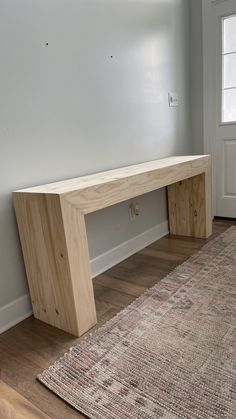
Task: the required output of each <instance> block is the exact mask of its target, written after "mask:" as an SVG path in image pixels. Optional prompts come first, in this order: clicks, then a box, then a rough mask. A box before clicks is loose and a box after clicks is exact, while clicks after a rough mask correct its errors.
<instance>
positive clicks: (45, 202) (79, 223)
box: [14, 192, 97, 336]
mask: <svg viewBox="0 0 236 419" xmlns="http://www.w3.org/2000/svg"><path fill="white" fill-rule="evenodd" d="M14 204H15V209H16V215H17V222H18V227H19V232H20V239H21V244H22V249H23V254H24V261H25V267H26V271H27V277H28V283H29V288H30V295H31V301H32V306H33V312H34V315H35V317H36V318H38V319H40V320H42V321H44V322H46V323H49V324H51V325H52V326H56V327H58V328H59V329H63V330H65V331H67V332H69V333H72V334H73V335H76V336H81V335H82V334H83V333H85V332H86V331H87V330H88V329H90V328H91V327H92V326H94V325H95V324H96V322H97V319H96V310H95V302H94V295H93V285H92V280H91V275H90V263H89V253H88V244H87V235H86V228H85V222H84V215H83V214H81V213H80V212H79V211H78V210H77V209H76V208H75V207H72V206H71V205H70V204H69V203H67V202H66V201H65V200H63V198H61V197H60V196H59V195H56V194H50V195H44V194H32V193H30V194H27V193H17V192H15V193H14Z"/></svg>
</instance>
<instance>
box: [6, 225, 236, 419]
mask: <svg viewBox="0 0 236 419" xmlns="http://www.w3.org/2000/svg"><path fill="white" fill-rule="evenodd" d="M231 224H236V222H233V221H231V220H229V221H228V220H216V221H215V222H214V229H213V235H212V236H211V238H213V237H215V236H217V235H218V234H220V233H222V232H223V231H225V230H226V229H227V228H228V227H229V226H230V225H231ZM211 238H210V239H211ZM210 239H208V240H210ZM206 241H207V240H203V239H191V238H183V237H173V236H172V237H171V236H170V235H168V236H165V237H163V238H162V239H160V240H158V241H157V242H155V243H153V244H152V245H151V246H149V247H147V248H145V249H144V250H142V251H140V252H139V253H137V254H135V255H133V256H131V257H129V258H128V259H126V260H125V261H123V262H122V263H120V264H119V265H117V266H115V267H113V268H112V269H110V270H108V271H107V272H106V273H104V274H102V275H99V276H98V277H97V278H95V279H94V289H95V298H96V307H97V313H98V325H97V326H96V327H99V326H101V324H103V323H104V322H106V321H107V320H109V319H110V318H111V317H113V316H114V315H115V314H116V313H117V312H119V311H120V310H122V308H124V307H125V306H127V305H128V304H130V303H131V302H132V301H133V300H134V299H135V298H137V297H138V296H139V295H140V294H142V293H143V292H144V291H145V290H146V289H147V288H149V287H151V286H153V285H154V284H156V283H157V282H158V281H160V280H161V279H162V278H163V277H164V276H165V275H167V274H168V273H169V272H170V271H171V270H172V269H174V268H175V267H176V266H177V265H179V264H180V263H182V262H184V261H185V260H186V259H187V258H188V257H189V256H191V255H192V254H193V253H194V252H196V251H197V250H198V249H200V248H201V247H202V246H203V245H204V244H205V243H206ZM80 339H81V338H80ZM80 339H76V338H74V337H73V336H71V335H69V334H67V333H65V332H62V331H60V330H58V329H55V328H53V327H51V326H48V325H46V324H44V323H42V322H40V321H38V320H35V319H34V318H33V317H30V318H28V319H26V320H25V321H23V322H21V323H20V324H18V325H17V326H15V327H13V328H12V329H10V330H8V331H7V332H5V333H3V334H2V335H0V419H10V418H11V419H15V418H17V419H18V418H19V419H23V418H24V419H28V418H42V419H44V418H56V419H71V418H84V416H83V415H81V414H79V413H77V412H76V411H75V410H74V409H73V408H71V407H70V406H69V405H67V404H66V403H65V402H63V401H62V400H61V399H59V398H58V397H56V396H55V395H53V394H52V393H51V392H50V391H49V390H47V389H46V388H44V387H43V386H42V385H41V384H40V383H39V382H38V381H37V380H36V378H35V377H36V376H37V374H38V373H39V372H41V371H42V370H43V369H44V368H46V367H48V366H49V364H51V363H52V362H53V361H54V360H55V359H56V358H58V357H59V356H61V355H63V353H64V352H66V351H67V350H68V349H69V348H70V346H72V345H74V344H75V343H76V342H77V341H79V340H80Z"/></svg>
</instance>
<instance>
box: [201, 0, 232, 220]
mask: <svg viewBox="0 0 236 419" xmlns="http://www.w3.org/2000/svg"><path fill="white" fill-rule="evenodd" d="M203 1H207V0H203ZM210 3H211V4H210V6H209V10H208V13H209V17H208V23H209V25H210V30H211V34H210V39H209V40H208V43H209V42H210V43H209V44H208V56H205V60H208V62H210V65H208V69H209V71H208V75H207V79H208V83H209V84H210V86H209V87H206V82H207V80H206V79H205V87H206V88H208V89H210V90H211V95H210V101H209V102H208V105H207V106H208V109H206V108H205V112H206V113H207V116H206V117H207V118H208V123H209V125H211V126H210V133H211V152H212V155H213V165H214V172H213V182H214V185H213V186H214V198H215V199H214V201H215V210H214V212H215V213H214V215H215V216H220V217H230V218H236V0H222V1H221V0H216V1H212V0H210ZM208 30H209V29H208ZM210 90H209V91H210ZM209 107H211V109H209Z"/></svg>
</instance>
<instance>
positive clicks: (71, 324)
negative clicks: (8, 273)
mask: <svg viewBox="0 0 236 419" xmlns="http://www.w3.org/2000/svg"><path fill="white" fill-rule="evenodd" d="M164 186H167V187H168V206H169V223H170V232H171V233H172V234H178V235H183V236H193V237H201V238H202V237H203V238H206V237H208V236H209V235H210V234H211V232H212V213H211V158H210V156H184V157H170V158H166V159H161V160H155V161H151V162H148V163H142V164H137V165H134V166H129V167H123V168H120V169H115V170H110V171H107V172H101V173H97V174H93V175H89V176H83V177H79V178H76V179H71V180H65V181H62V182H57V183H51V184H48V185H43V186H37V187H33V188H28V189H23V190H19V191H15V192H13V199H14V205H15V211H16V217H17V222H18V227H19V233H20V239H21V245H22V249H23V255H24V261H25V267H26V272H27V277H28V283H29V289H30V295H31V300H32V305H33V311H34V315H35V317H36V318H38V319H40V320H42V321H44V322H46V323H49V324H51V325H53V326H56V327H58V328H60V329H63V330H65V331H67V332H70V333H72V334H73V335H76V336H81V335H82V334H83V333H85V332H86V331H87V330H88V329H90V328H91V327H92V326H94V325H95V324H96V322H97V318H96V308H95V302H94V294H93V284H92V280H91V273H90V261H89V251H88V243H87V234H86V226H85V214H88V213H90V212H94V211H96V210H99V209H101V208H105V207H108V206H110V205H114V204H117V203H118V202H122V201H125V200H127V199H129V198H133V197H136V196H138V195H142V194H145V193H147V192H151V191H153V190H155V189H159V188H162V187H164Z"/></svg>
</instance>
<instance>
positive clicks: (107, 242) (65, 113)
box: [0, 0, 192, 307]
mask: <svg viewBox="0 0 236 419" xmlns="http://www.w3.org/2000/svg"><path fill="white" fill-rule="evenodd" d="M46 43H48V44H49V45H48V46H47V45H46ZM111 56H112V58H111ZM0 57H1V65H0V83H1V88H0V141H1V154H0V193H1V199H0V239H1V240H0V307H1V306H3V305H5V304H7V303H9V302H10V301H13V300H14V299H16V298H17V297H19V296H21V295H24V294H25V293H26V292H27V285H26V279H25V273H24V268H23V263H22V256H21V251H20V246H19V241H18V234H17V229H16V223H15V218H14V214H13V208H12V198H11V191H12V190H15V189H18V188H23V187H27V186H31V185H37V184H41V183H46V182H51V181H56V180H59V179H65V178H70V177H74V176H78V175H83V174H88V173H93V172H96V171H101V170H104V169H110V168H115V167H119V166H124V165H129V164H132V163H137V162H143V161H146V160H153V159H156V158H159V157H164V156H169V155H174V154H189V153H191V151H192V148H191V140H190V127H189V121H190V100H189V2H188V1H187V0H130V1H129V0H113V1H112V0H96V1H95V0H40V1H34V0H21V1H19V0H1V2H0ZM176 90H177V91H178V92H179V102H180V106H179V108H169V107H168V103H167V94H168V91H176ZM139 202H140V204H141V212H142V213H141V216H140V217H139V218H138V219H137V221H136V222H135V223H130V222H129V221H128V205H127V203H123V204H121V205H118V206H116V207H111V208H109V209H106V210H104V211H99V212H98V213H96V214H93V215H90V216H88V218H87V224H88V233H89V242H90V252H91V256H92V257H94V256H97V255H99V254H100V253H102V252H104V251H106V250H108V249H109V248H111V247H113V246H115V245H117V244H119V243H120V242H122V241H125V240H127V239H128V238H130V237H133V236H135V235H136V234H139V233H141V232H142V231H145V230H146V229H147V228H150V227H152V226H155V225H157V224H158V223H160V222H161V221H163V220H165V219H166V217H167V214H166V203H165V193H164V192H163V191H160V192H158V193H157V192H155V193H151V194H148V195H147V196H144V197H141V198H139Z"/></svg>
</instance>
